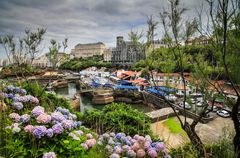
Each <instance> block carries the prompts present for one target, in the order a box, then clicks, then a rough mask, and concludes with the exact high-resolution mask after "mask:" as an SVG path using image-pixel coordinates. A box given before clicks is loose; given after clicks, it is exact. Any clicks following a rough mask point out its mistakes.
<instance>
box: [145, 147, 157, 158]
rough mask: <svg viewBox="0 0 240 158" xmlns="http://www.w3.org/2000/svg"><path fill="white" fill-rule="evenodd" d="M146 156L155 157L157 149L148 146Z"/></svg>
mask: <svg viewBox="0 0 240 158" xmlns="http://www.w3.org/2000/svg"><path fill="white" fill-rule="evenodd" d="M147 154H148V156H150V157H151V158H156V157H157V156H158V154H157V151H156V149H155V148H149V149H148V151H147Z"/></svg>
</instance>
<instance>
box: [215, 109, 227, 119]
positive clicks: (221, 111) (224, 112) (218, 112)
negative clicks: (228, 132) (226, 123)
mask: <svg viewBox="0 0 240 158" xmlns="http://www.w3.org/2000/svg"><path fill="white" fill-rule="evenodd" d="M217 114H218V115H219V116H221V117H230V113H229V112H228V111H226V110H223V109H222V110H218V111H217Z"/></svg>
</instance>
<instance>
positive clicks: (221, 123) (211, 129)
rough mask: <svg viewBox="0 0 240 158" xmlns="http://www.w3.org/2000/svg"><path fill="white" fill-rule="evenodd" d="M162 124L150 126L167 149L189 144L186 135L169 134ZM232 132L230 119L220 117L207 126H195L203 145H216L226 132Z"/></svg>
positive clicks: (157, 123) (161, 122)
mask: <svg viewBox="0 0 240 158" xmlns="http://www.w3.org/2000/svg"><path fill="white" fill-rule="evenodd" d="M174 119H175V120H177V118H176V117H174ZM187 121H189V122H191V121H192V120H191V119H187ZM163 123H164V120H163V121H159V122H155V123H153V124H152V125H151V129H152V131H153V133H154V134H155V135H157V136H159V137H160V138H161V139H163V140H164V141H165V143H166V146H167V148H168V149H171V148H176V147H179V146H183V145H184V144H185V143H187V142H189V139H188V137H187V136H186V135H184V134H179V133H177V134H174V133H171V132H170V131H169V129H168V127H166V126H165V125H164V124H163ZM224 129H225V130H224ZM233 130H234V129H233V122H232V120H231V119H230V118H221V117H217V118H216V119H215V120H213V121H211V122H209V123H207V124H202V123H199V124H198V125H197V126H196V132H197V133H198V135H199V137H200V138H201V139H202V141H203V143H206V144H209V143H216V142H217V141H218V140H219V139H220V137H221V136H223V135H224V133H225V132H226V131H227V132H228V133H229V132H231V131H233Z"/></svg>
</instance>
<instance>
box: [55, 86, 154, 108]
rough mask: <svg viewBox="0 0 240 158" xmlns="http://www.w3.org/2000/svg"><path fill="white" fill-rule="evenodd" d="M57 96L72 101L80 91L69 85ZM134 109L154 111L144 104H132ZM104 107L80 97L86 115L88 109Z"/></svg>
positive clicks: (58, 91)
mask: <svg viewBox="0 0 240 158" xmlns="http://www.w3.org/2000/svg"><path fill="white" fill-rule="evenodd" d="M55 92H56V94H57V95H58V96H61V97H65V98H67V99H72V98H73V97H74V95H75V94H76V93H78V90H77V89H76V84H75V83H68V86H67V87H63V88H58V89H57V90H56V91H55ZM130 105H131V106H132V108H134V109H138V110H139V111H142V112H145V113H146V112H150V111H153V110H154V109H152V108H151V107H148V106H147V105H144V104H130ZM103 107H104V105H93V104H92V102H91V99H90V98H88V97H85V96H80V111H81V112H83V113H84V111H85V110H86V109H98V110H101V109H102V108H103Z"/></svg>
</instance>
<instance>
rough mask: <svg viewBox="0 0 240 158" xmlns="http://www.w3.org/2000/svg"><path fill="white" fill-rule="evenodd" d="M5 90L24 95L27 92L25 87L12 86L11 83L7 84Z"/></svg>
mask: <svg viewBox="0 0 240 158" xmlns="http://www.w3.org/2000/svg"><path fill="white" fill-rule="evenodd" d="M6 90H7V91H8V92H12V93H19V94H22V95H26V94H27V91H26V90H25V89H21V88H20V87H14V86H13V85H9V86H7V87H6Z"/></svg>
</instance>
